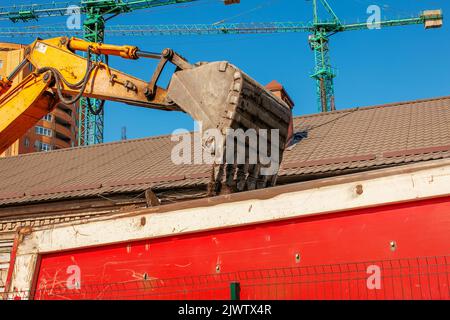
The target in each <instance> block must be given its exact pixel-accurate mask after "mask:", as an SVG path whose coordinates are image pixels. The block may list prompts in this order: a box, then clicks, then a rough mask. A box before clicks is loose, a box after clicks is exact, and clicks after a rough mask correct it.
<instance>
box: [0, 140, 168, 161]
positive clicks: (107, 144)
mask: <svg viewBox="0 0 450 320" xmlns="http://www.w3.org/2000/svg"><path fill="white" fill-rule="evenodd" d="M171 135H172V134H165V135H157V136H150V137H144V138H137V139H128V140H119V141H112V142H103V143H99V144H94V145H89V146H76V147H72V148H64V149H58V150H51V151H47V152H31V153H25V154H19V155H14V156H8V157H0V161H1V160H3V159H11V158H20V157H27V156H35V155H51V154H55V153H61V152H71V151H73V150H78V149H84V148H101V147H105V146H111V145H118V144H125V143H132V142H140V141H147V140H156V139H163V138H167V137H170V136H171Z"/></svg>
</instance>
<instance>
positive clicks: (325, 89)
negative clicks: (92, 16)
mask: <svg viewBox="0 0 450 320" xmlns="http://www.w3.org/2000/svg"><path fill="white" fill-rule="evenodd" d="M230 2H233V1H230ZM312 5H313V20H312V21H310V22H307V23H304V22H256V23H255V22H253V23H221V24H212V25H211V24H194V25H189V24H184V25H115V26H114V25H113V26H107V27H106V28H105V29H104V31H105V33H106V34H108V35H111V36H152V35H168V36H173V35H217V34H223V35H231V34H269V33H289V32H308V33H310V35H309V38H308V39H309V44H310V47H311V49H312V50H313V51H314V58H315V68H314V72H313V74H312V78H313V79H314V80H315V81H316V84H317V85H316V92H317V105H318V110H319V111H320V112H328V111H332V110H334V109H335V103H334V78H335V77H336V72H335V69H334V68H333V67H332V65H331V61H330V53H329V42H330V37H331V36H332V35H334V34H336V33H339V32H344V31H355V30H364V29H371V28H373V27H375V28H377V29H378V28H384V27H394V26H406V25H418V24H423V25H424V26H425V28H426V29H429V28H439V27H441V26H442V23H443V14H442V11H441V10H426V11H423V12H421V13H420V14H418V15H417V16H415V17H411V18H404V19H393V20H381V21H378V22H377V21H374V23H370V22H365V23H353V24H343V23H341V21H340V19H339V18H338V16H337V15H336V14H335V12H334V11H333V9H332V7H331V6H330V5H329V2H328V1H327V0H312ZM320 8H324V10H325V12H326V13H327V15H328V16H327V17H326V18H324V17H320V14H319V12H320ZM124 12H127V11H124ZM47 14H48V13H47ZM23 16H27V17H28V16H29V15H28V14H23ZM23 16H22V17H21V16H20V15H19V14H18V13H14V12H9V15H8V12H7V10H6V12H5V11H4V10H2V8H0V20H2V19H10V20H13V19H16V21H18V20H23ZM63 34H66V35H73V34H80V32H79V31H77V30H67V28H64V27H57V26H56V27H37V28H36V27H33V28H30V29H24V28H20V29H19V28H0V38H2V37H18V36H20V37H35V36H44V35H45V36H58V35H63Z"/></svg>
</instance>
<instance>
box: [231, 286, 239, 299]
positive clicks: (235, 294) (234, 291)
mask: <svg viewBox="0 0 450 320" xmlns="http://www.w3.org/2000/svg"><path fill="white" fill-rule="evenodd" d="M230 295H231V300H240V299H241V285H240V283H239V282H231V283H230Z"/></svg>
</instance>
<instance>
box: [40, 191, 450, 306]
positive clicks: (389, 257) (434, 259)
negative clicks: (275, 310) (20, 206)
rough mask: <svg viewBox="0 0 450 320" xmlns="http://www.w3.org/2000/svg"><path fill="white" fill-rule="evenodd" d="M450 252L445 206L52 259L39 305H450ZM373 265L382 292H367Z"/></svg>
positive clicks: (43, 274) (45, 265)
mask: <svg viewBox="0 0 450 320" xmlns="http://www.w3.org/2000/svg"><path fill="white" fill-rule="evenodd" d="M391 242H395V244H394V243H392V244H391ZM297 254H298V256H297ZM449 254H450V198H441V199H434V200H426V201H418V202H411V203H405V204H398V205H390V206H384V207H379V208H372V209H364V210H355V211H351V212H345V213H337V214H327V215H322V216H315V217H309V218H300V219H295V220H289V221H283V222H276V223H266V224H261V225H255V226H248V227H241V228H234V229H227V230H218V231H213V232H205V233H198V234H192V235H185V236H179V237H170V238H162V239H153V240H145V241H139V242H133V243H126V244H118V245H110V246H104V247H97V248H89V249H82V250H77V251H73V252H64V253H54V254H47V255H43V256H42V257H41V258H42V259H41V262H40V267H39V270H38V273H37V285H36V293H35V298H36V299H55V298H56V299H59V298H63V299H66V298H74V299H80V298H81V299H84V298H99V299H101V298H150V299H151V298H154V299H174V298H175V299H180V298H181V299H198V298H204V299H228V298H229V297H230V292H229V285H230V282H232V281H238V282H240V284H241V298H242V299H272V298H283V299H297V298H302V299H315V298H325V299H334V298H338V299H342V298H344V299H367V298H369V299H378V298H389V299H401V298H408V299H410V298H414V299H415V298H419V299H421V298H424V299H427V298H444V299H449V297H450V296H449V277H450V276H449V271H450V258H449V256H448V255H449ZM423 257H428V258H423ZM367 261H369V262H367ZM71 265H75V266H78V267H79V268H80V271H81V281H80V283H79V285H80V288H79V289H76V290H69V289H67V287H66V282H67V279H68V277H69V276H70V275H69V274H67V268H68V267H69V266H71ZM371 265H375V266H379V267H380V269H381V279H382V283H381V288H380V289H379V290H377V289H375V290H370V289H369V288H368V287H367V278H368V277H369V275H368V274H367V268H368V267H369V266H371Z"/></svg>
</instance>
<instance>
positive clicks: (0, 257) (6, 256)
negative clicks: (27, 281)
mask: <svg viewBox="0 0 450 320" xmlns="http://www.w3.org/2000/svg"><path fill="white" fill-rule="evenodd" d="M10 259H11V253H10V252H3V253H2V252H0V263H6V262H8V263H9V260H10Z"/></svg>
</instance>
